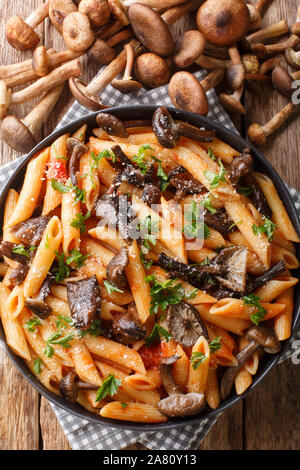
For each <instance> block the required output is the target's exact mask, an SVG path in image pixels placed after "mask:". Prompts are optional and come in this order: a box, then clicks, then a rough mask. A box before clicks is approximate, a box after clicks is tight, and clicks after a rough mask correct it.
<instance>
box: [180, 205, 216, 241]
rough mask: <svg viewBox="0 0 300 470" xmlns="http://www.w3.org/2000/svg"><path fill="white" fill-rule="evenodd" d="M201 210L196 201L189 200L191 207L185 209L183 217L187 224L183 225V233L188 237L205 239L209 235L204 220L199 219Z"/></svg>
mask: <svg viewBox="0 0 300 470" xmlns="http://www.w3.org/2000/svg"><path fill="white" fill-rule="evenodd" d="M201 216H202V210H201V208H200V207H199V205H197V203H196V201H195V200H193V201H192V202H191V208H190V209H189V210H188V211H186V214H185V218H186V220H187V221H188V222H190V223H189V224H186V225H185V226H184V227H183V233H184V234H185V235H186V236H187V237H189V238H198V239H201V240H203V239H204V240H206V239H207V238H209V236H210V230H209V228H208V226H207V225H206V223H205V222H203V221H202V220H201V218H202V217H201Z"/></svg>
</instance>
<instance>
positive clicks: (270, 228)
mask: <svg viewBox="0 0 300 470" xmlns="http://www.w3.org/2000/svg"><path fill="white" fill-rule="evenodd" d="M263 219H264V224H263V225H258V226H257V225H255V224H253V225H252V230H253V233H254V235H259V234H260V233H265V234H266V235H267V238H268V240H269V242H271V241H272V240H273V238H274V232H275V229H276V228H277V225H276V224H274V222H272V220H270V219H268V217H266V216H264V215H263Z"/></svg>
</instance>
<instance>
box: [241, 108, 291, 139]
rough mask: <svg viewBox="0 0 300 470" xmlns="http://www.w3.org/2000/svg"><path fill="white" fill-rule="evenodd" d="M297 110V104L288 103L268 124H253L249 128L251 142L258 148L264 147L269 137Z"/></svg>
mask: <svg viewBox="0 0 300 470" xmlns="http://www.w3.org/2000/svg"><path fill="white" fill-rule="evenodd" d="M296 109H298V108H297V106H296V105H295V104H293V103H288V104H287V105H286V106H285V107H284V108H283V109H282V110H281V111H279V113H277V114H275V116H273V118H272V119H271V120H270V121H269V122H267V123H266V124H264V125H260V124H257V123H254V124H251V126H250V127H249V128H248V138H249V140H250V141H251V142H252V143H253V144H254V145H257V146H258V147H259V146H261V145H264V144H265V143H266V141H267V137H268V136H269V135H271V134H273V132H275V131H276V130H277V129H279V128H280V126H282V124H283V123H284V122H285V121H286V120H287V119H288V118H289V117H290V116H291V115H292V114H293V113H294V112H295V111H296Z"/></svg>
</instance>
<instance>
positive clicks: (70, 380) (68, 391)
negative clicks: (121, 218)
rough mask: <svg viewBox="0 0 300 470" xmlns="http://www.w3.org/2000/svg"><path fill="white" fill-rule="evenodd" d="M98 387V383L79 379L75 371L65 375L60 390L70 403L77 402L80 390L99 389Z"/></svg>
mask: <svg viewBox="0 0 300 470" xmlns="http://www.w3.org/2000/svg"><path fill="white" fill-rule="evenodd" d="M98 388H99V386H98V385H94V384H90V383H88V382H82V381H81V380H79V377H78V375H77V374H76V372H74V371H71V372H69V373H68V374H67V375H65V376H64V377H63V378H62V379H61V381H60V383H59V391H60V393H61V395H62V396H63V397H64V398H65V399H66V400H68V401H69V402H70V403H75V402H76V400H77V398H78V391H79V390H98Z"/></svg>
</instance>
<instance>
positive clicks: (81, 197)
mask: <svg viewBox="0 0 300 470" xmlns="http://www.w3.org/2000/svg"><path fill="white" fill-rule="evenodd" d="M51 186H52V188H53V189H54V190H55V191H58V192H59V193H61V194H64V193H69V192H71V191H74V192H75V202H79V201H81V202H85V191H84V189H79V188H78V186H73V184H69V185H66V184H64V183H62V182H61V181H58V180H56V179H52V180H51Z"/></svg>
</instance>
